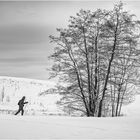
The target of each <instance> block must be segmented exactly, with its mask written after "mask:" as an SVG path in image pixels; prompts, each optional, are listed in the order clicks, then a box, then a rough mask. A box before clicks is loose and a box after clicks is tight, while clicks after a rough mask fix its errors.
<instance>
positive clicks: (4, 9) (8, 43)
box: [0, 1, 140, 80]
mask: <svg viewBox="0 0 140 140" xmlns="http://www.w3.org/2000/svg"><path fill="white" fill-rule="evenodd" d="M113 3H114V2H112V1H89V2H88V1H85V2H84V1H81V2H80V1H77V2H74V1H73V2H65V1H63V2H60V1H57V2H55V1H52V2H51V1H50V2H49V1H45V2H27V1H23V2H21V1H20V2H14V1H11V2H6V1H5V2H4V1H0V75H1V76H14V77H25V78H33V79H43V80H45V79H47V78H48V71H47V70H46V68H47V67H49V66H50V64H51V63H50V62H49V61H48V59H47V57H48V56H49V54H51V53H52V51H53V47H54V45H52V44H50V43H49V38H48V36H49V35H55V34H56V31H55V29H56V28H59V27H66V25H67V24H68V20H69V16H71V15H73V16H74V15H75V14H76V13H77V12H78V11H79V10H80V9H81V8H83V9H90V10H93V11H94V10H96V9H98V8H102V9H112V8H113ZM125 3H126V6H125V7H126V9H128V10H129V11H131V12H132V13H134V14H136V15H137V17H138V18H139V19H140V7H139V6H140V2H138V1H137V2H136V1H135V2H131V1H129V2H125Z"/></svg>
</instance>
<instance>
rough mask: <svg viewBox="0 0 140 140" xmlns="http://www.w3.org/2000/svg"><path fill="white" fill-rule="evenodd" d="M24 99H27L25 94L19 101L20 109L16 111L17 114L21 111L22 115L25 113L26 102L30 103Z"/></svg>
mask: <svg viewBox="0 0 140 140" xmlns="http://www.w3.org/2000/svg"><path fill="white" fill-rule="evenodd" d="M24 100H25V96H23V97H22V99H21V100H19V102H18V106H19V109H18V111H17V112H16V114H15V115H17V114H18V113H19V112H20V111H21V115H23V114H24V109H23V107H24V104H27V103H28V102H24Z"/></svg>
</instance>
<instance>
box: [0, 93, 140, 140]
mask: <svg viewBox="0 0 140 140" xmlns="http://www.w3.org/2000/svg"><path fill="white" fill-rule="evenodd" d="M139 103H140V95H137V96H136V101H135V102H134V103H132V104H130V105H129V106H127V107H124V109H123V111H124V113H125V116H123V117H116V118H115V117H114V118H111V117H108V118H93V117H89V118H87V117H61V116H13V115H1V116H0V139H127V140H128V139H132V140H134V139H140V106H139ZM131 113H133V114H132V115H130V114H131Z"/></svg>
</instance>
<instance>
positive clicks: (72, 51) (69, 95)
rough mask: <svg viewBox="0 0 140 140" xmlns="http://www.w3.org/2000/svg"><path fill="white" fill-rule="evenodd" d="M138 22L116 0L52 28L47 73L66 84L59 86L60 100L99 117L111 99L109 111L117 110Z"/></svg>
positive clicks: (135, 53) (130, 67)
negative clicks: (50, 62) (62, 26)
mask: <svg viewBox="0 0 140 140" xmlns="http://www.w3.org/2000/svg"><path fill="white" fill-rule="evenodd" d="M138 24H139V22H138V21H135V20H134V19H133V15H130V14H129V13H128V12H126V11H123V4H122V3H121V2H120V3H119V4H117V5H115V7H114V9H113V10H112V11H107V10H100V9H98V10H96V11H95V12H91V11H89V10H88V11H85V10H80V12H79V13H77V15H76V17H71V18H70V24H69V25H68V28H67V29H57V31H58V32H59V36H58V37H54V36H50V39H51V42H52V43H56V45H57V47H56V48H55V50H54V53H53V54H52V55H51V56H50V58H51V59H53V60H54V62H55V63H54V65H53V66H52V74H51V76H52V77H55V76H58V77H59V79H60V80H61V81H63V82H64V83H67V84H65V86H64V87H62V88H61V92H62V93H63V95H64V98H63V99H62V102H61V103H63V105H66V106H67V107H69V108H71V109H73V110H75V111H80V112H82V113H83V114H85V115H87V116H98V117H101V116H103V115H105V116H106V115H107V113H106V112H105V110H109V112H110V104H109V103H111V104H112V116H113V115H114V111H115V112H117V114H115V115H118V112H120V110H121V105H122V102H123V97H124V95H125V93H126V92H125V91H126V89H127V86H126V85H127V84H128V83H130V81H131V80H130V79H131V78H132V76H130V75H131V74H130V73H131V72H132V70H133V71H136V69H137V67H136V62H137V59H138V57H139V53H138V52H139V51H138V48H137V39H138V37H139V36H138V33H137V32H136V29H138V28H139V27H138ZM130 52H131V53H130ZM130 77H131V78H130ZM133 80H134V79H133ZM128 81H129V82H128ZM112 83H113V84H112ZM124 89H125V90H124ZM59 90H60V88H59ZM116 99H117V100H116ZM108 101H109V102H108ZM104 109H105V110H104ZM103 112H105V113H104V114H102V113H103Z"/></svg>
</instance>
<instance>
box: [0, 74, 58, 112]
mask: <svg viewBox="0 0 140 140" xmlns="http://www.w3.org/2000/svg"><path fill="white" fill-rule="evenodd" d="M54 86H55V83H54V82H50V81H43V80H34V79H26V78H15V77H6V76H0V113H7V110H8V111H9V113H10V111H14V112H15V111H16V110H17V108H18V106H17V102H18V100H19V99H21V98H22V96H26V100H27V101H28V102H29V104H28V105H27V106H25V110H26V113H27V114H38V113H41V114H43V113H44V114H59V113H60V112H61V111H60V109H59V108H58V107H57V105H56V102H57V101H58V100H59V99H60V98H61V96H60V95H58V94H57V95H56V94H48V95H43V96H41V93H42V92H45V91H46V90H47V89H49V88H52V87H54Z"/></svg>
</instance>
